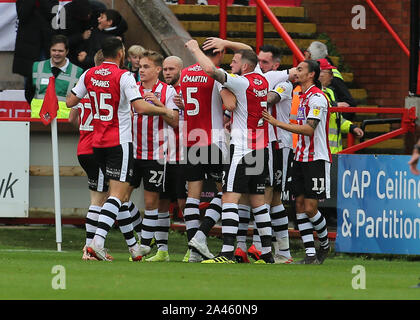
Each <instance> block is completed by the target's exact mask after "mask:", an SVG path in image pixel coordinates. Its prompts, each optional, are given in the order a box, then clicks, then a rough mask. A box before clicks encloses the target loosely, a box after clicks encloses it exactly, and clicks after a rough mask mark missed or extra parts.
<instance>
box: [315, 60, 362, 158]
mask: <svg viewBox="0 0 420 320" xmlns="http://www.w3.org/2000/svg"><path fill="white" fill-rule="evenodd" d="M318 62H319V65H320V69H321V73H320V75H319V80H320V81H321V84H322V91H323V92H324V93H325V95H326V97H327V98H328V100H329V102H330V105H331V106H333V107H336V106H337V101H336V97H335V93H334V90H333V89H331V88H330V87H329V85H330V84H331V81H332V79H333V77H334V75H333V70H334V66H332V65H331V64H330V63H329V62H328V60H327V59H319V60H318ZM349 132H351V133H353V134H354V135H355V136H356V137H357V138H361V137H363V134H364V133H363V130H362V129H360V128H358V127H357V126H355V125H354V124H353V123H352V122H351V121H349V120H346V119H344V118H343V117H342V115H341V113H340V112H331V113H330V121H329V130H328V140H329V144H330V150H331V153H338V152H340V151H341V150H343V141H342V133H349Z"/></svg>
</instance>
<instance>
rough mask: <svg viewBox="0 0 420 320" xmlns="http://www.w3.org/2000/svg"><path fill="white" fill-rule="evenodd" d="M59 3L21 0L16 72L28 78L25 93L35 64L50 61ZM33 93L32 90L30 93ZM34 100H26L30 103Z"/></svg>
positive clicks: (14, 70) (51, 0) (55, 1)
mask: <svg viewBox="0 0 420 320" xmlns="http://www.w3.org/2000/svg"><path fill="white" fill-rule="evenodd" d="M57 5H58V0H37V1H35V0H25V1H24V0H17V1H16V12H17V17H18V21H19V24H18V29H17V35H16V45H15V53H14V59H13V73H17V74H20V75H22V76H24V78H25V91H26V89H28V87H30V84H31V82H32V80H31V76H32V64H33V63H34V62H35V61H38V60H43V59H46V58H47V57H48V56H49V55H48V49H49V45H50V41H51V36H52V32H53V30H52V25H51V22H52V19H53V18H54V14H53V13H52V12H53V8H54V6H57ZM28 92H29V91H28ZM30 99H31V97H30V96H29V97H26V100H27V101H28V102H30Z"/></svg>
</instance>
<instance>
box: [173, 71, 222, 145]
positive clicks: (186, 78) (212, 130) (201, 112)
mask: <svg viewBox="0 0 420 320" xmlns="http://www.w3.org/2000/svg"><path fill="white" fill-rule="evenodd" d="M221 90H222V85H221V84H220V83H219V82H217V81H215V80H214V79H213V78H211V77H209V76H208V75H207V74H206V73H205V72H204V71H203V69H202V68H201V66H200V65H199V64H198V63H197V64H194V65H192V66H189V67H187V68H185V69H184V70H182V73H181V92H182V98H183V100H184V105H185V108H184V120H185V123H184V125H185V126H184V141H185V142H186V146H187V147H191V146H193V145H195V146H209V145H211V144H216V145H217V146H219V148H221V149H222V150H223V146H224V145H225V139H226V138H225V132H224V127H223V108H222V104H223V102H222V98H221V97H220V91H221Z"/></svg>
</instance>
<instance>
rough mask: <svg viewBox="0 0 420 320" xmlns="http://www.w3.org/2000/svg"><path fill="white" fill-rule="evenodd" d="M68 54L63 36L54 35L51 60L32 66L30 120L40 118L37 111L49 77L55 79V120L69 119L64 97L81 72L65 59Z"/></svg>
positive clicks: (66, 41)
mask: <svg viewBox="0 0 420 320" xmlns="http://www.w3.org/2000/svg"><path fill="white" fill-rule="evenodd" d="M68 52H69V45H68V40H67V38H66V37H65V36H63V35H55V36H54V37H53V38H52V40H51V47H50V56H51V59H48V60H43V61H37V62H35V63H34V64H33V68H32V86H31V88H30V89H31V91H32V92H34V96H33V99H32V98H31V100H30V104H31V117H32V118H39V117H40V116H39V111H40V110H41V106H42V102H43V98H44V95H45V92H46V90H47V86H48V83H49V78H50V77H51V76H54V77H55V79H56V82H55V92H56V94H57V98H58V106H59V110H58V111H57V118H61V119H68V118H69V113H70V109H68V108H67V106H66V96H67V94H68V93H70V91H71V89H72V88H73V87H74V86H75V85H76V83H77V81H78V79H79V77H80V76H81V75H82V73H83V70H82V69H81V68H79V67H77V66H76V65H74V64H72V63H71V62H70V61H69V59H68V58H67V54H68Z"/></svg>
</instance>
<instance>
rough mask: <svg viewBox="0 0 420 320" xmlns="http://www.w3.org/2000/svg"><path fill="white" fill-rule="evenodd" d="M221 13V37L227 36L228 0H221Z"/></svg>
mask: <svg viewBox="0 0 420 320" xmlns="http://www.w3.org/2000/svg"><path fill="white" fill-rule="evenodd" d="M219 8H220V13H219V24H220V27H219V38H221V39H226V38H227V0H220V6H219Z"/></svg>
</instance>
